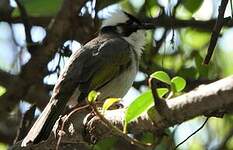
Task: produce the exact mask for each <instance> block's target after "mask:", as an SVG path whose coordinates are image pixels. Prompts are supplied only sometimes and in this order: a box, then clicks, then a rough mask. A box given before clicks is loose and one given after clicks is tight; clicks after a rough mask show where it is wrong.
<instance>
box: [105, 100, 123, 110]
mask: <svg viewBox="0 0 233 150" xmlns="http://www.w3.org/2000/svg"><path fill="white" fill-rule="evenodd" d="M120 100H121V99H120V98H108V99H106V100H105V102H104V104H103V110H108V108H109V107H111V106H112V105H113V104H114V103H117V102H119V101H120Z"/></svg>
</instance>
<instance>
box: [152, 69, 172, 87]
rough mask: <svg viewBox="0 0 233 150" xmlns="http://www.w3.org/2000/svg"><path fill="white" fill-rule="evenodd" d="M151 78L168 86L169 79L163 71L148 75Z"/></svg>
mask: <svg viewBox="0 0 233 150" xmlns="http://www.w3.org/2000/svg"><path fill="white" fill-rule="evenodd" d="M150 77H151V78H155V79H157V80H159V81H161V82H164V83H167V84H170V83H171V78H170V77H169V76H168V74H167V73H166V72H164V71H156V72H155V73H153V74H151V75H150Z"/></svg>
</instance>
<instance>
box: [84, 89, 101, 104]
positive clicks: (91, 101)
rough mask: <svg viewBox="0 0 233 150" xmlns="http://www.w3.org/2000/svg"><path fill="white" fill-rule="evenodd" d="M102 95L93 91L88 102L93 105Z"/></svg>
mask: <svg viewBox="0 0 233 150" xmlns="http://www.w3.org/2000/svg"><path fill="white" fill-rule="evenodd" d="M99 95H100V92H96V91H94V90H93V91H91V92H90V93H89V94H88V97H87V99H88V101H89V102H90V103H93V102H95V101H96V99H97V97H98V96H99Z"/></svg>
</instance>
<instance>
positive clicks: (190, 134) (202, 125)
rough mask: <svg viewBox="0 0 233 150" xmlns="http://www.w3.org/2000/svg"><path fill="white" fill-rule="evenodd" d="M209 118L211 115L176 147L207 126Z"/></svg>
mask: <svg viewBox="0 0 233 150" xmlns="http://www.w3.org/2000/svg"><path fill="white" fill-rule="evenodd" d="M208 120H209V117H207V118H206V120H205V122H204V123H203V124H202V125H201V126H200V127H199V128H198V129H197V130H196V131H194V132H193V133H192V134H190V135H189V136H188V137H187V138H186V139H184V140H183V141H182V142H180V143H179V144H178V145H176V148H175V149H177V148H178V147H179V146H180V145H182V144H183V143H184V142H186V141H187V140H188V139H189V138H190V137H192V136H193V135H194V134H196V133H197V132H198V131H200V130H201V129H202V128H203V127H204V126H205V124H206V123H207V121H208Z"/></svg>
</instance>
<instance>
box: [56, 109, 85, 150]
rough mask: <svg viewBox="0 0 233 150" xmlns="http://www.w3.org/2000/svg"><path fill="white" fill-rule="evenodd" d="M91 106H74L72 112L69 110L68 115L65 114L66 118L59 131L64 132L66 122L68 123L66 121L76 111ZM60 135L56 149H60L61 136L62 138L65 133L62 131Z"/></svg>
mask: <svg viewBox="0 0 233 150" xmlns="http://www.w3.org/2000/svg"><path fill="white" fill-rule="evenodd" d="M88 107H89V105H85V106H81V107H80V106H77V107H74V108H73V110H72V111H71V112H69V113H68V115H64V116H65V119H64V120H62V125H61V129H60V130H59V132H60V131H61V132H64V127H65V123H66V121H67V120H68V119H69V118H70V117H71V116H72V115H73V114H74V113H75V112H79V111H81V110H83V109H86V108H88ZM58 136H59V138H58V140H57V145H56V150H58V148H59V145H60V143H61V138H62V136H63V134H62V133H61V134H58Z"/></svg>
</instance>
